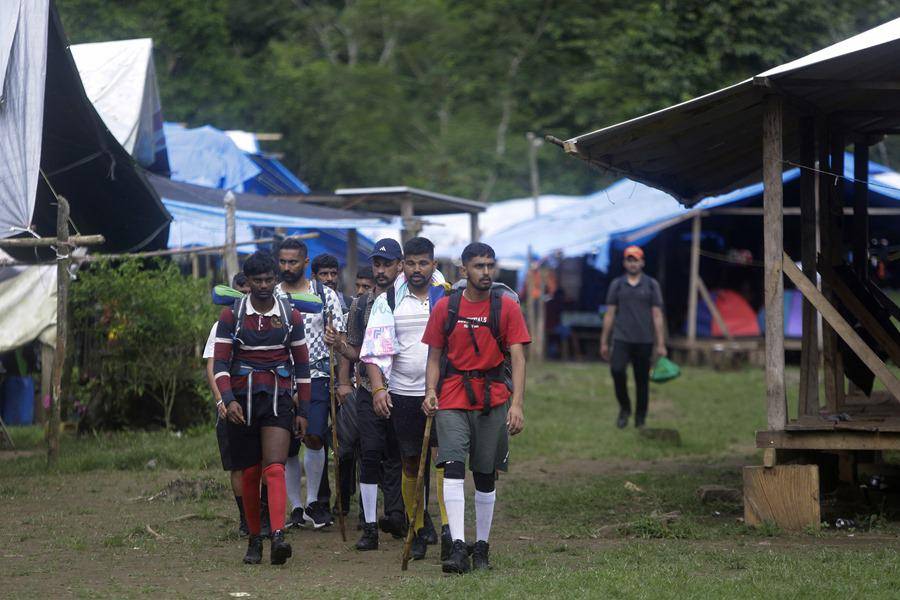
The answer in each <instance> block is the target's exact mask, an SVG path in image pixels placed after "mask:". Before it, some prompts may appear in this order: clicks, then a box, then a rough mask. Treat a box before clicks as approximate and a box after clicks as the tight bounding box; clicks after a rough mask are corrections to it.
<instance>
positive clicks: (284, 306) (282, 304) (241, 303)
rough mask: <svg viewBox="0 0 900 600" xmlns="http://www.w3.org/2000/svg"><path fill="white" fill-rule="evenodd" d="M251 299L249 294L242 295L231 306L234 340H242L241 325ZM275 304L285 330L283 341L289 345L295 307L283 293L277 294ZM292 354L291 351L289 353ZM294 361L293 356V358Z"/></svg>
mask: <svg viewBox="0 0 900 600" xmlns="http://www.w3.org/2000/svg"><path fill="white" fill-rule="evenodd" d="M249 301H250V296H249V294H248V295H246V296H242V297H240V298H237V299H236V300H235V301H234V304H233V305H232V306H231V314H233V315H234V342H235V343H237V342H239V341H241V340H240V332H241V327H242V326H243V324H244V318H245V317H246V316H247V303H248V302H249ZM275 305H276V306H277V307H278V315H279V317H280V318H281V323H282V325H281V328H282V331H284V340H283V343H284V345H285V346H287V345H288V340H289V339H290V337H291V331H292V330H293V328H294V326H293V324H292V323H291V316H292V311H293V309H294V307H293V306H292V305H291V301H290V299H289V298H288V297H287V296H284V295H282V294H275ZM288 354H289V355H290V352H289V353H288ZM291 360H292V361H293V358H292V359H291Z"/></svg>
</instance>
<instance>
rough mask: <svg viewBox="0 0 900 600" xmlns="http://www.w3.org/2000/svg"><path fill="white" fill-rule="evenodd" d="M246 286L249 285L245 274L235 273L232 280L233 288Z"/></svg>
mask: <svg viewBox="0 0 900 600" xmlns="http://www.w3.org/2000/svg"><path fill="white" fill-rule="evenodd" d="M245 285H247V276H246V275H244V274H243V273H241V272H238V273H235V274H234V277H232V278H231V287H233V288H235V289H237V288H239V287H244V286H245Z"/></svg>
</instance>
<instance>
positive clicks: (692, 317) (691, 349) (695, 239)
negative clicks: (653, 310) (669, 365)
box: [687, 212, 700, 363]
mask: <svg viewBox="0 0 900 600" xmlns="http://www.w3.org/2000/svg"><path fill="white" fill-rule="evenodd" d="M699 278H700V213H699V212H698V213H697V214H695V215H694V219H693V221H692V222H691V271H690V278H689V280H688V329H687V331H688V357H689V362H691V363H693V362H696V361H697V349H696V346H697V293H698V291H699V290H698V285H697V280H698V279H699Z"/></svg>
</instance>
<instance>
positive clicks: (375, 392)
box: [372, 386, 387, 396]
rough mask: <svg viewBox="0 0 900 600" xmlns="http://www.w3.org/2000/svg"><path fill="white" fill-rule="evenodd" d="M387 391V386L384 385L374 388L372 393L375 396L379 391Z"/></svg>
mask: <svg viewBox="0 0 900 600" xmlns="http://www.w3.org/2000/svg"><path fill="white" fill-rule="evenodd" d="M386 391H387V388H386V387H384V386H381V387H380V388H375V389H374V390H372V395H373V396H374V395H375V394H377V393H378V392H386Z"/></svg>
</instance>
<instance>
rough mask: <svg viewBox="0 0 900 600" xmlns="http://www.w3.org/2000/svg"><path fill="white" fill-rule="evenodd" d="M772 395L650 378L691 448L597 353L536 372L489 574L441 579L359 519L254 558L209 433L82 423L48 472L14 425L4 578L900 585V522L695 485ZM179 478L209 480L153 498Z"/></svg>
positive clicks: (838, 588) (707, 589)
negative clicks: (799, 511) (721, 496)
mask: <svg viewBox="0 0 900 600" xmlns="http://www.w3.org/2000/svg"><path fill="white" fill-rule="evenodd" d="M789 375H793V376H795V374H791V373H789ZM763 405H764V382H763V373H762V371H758V370H745V371H737V372H726V373H721V372H714V371H710V370H705V369H687V370H686V372H685V374H684V375H683V377H682V378H681V379H679V380H677V381H674V382H671V383H668V384H665V385H662V386H653V387H652V388H651V413H650V419H649V422H648V424H649V425H650V426H652V427H667V428H674V429H677V430H678V431H679V434H680V436H681V440H682V444H681V445H680V446H672V445H670V444H666V443H663V442H654V441H650V440H647V439H645V438H643V437H641V436H639V435H638V434H637V432H636V431H635V430H634V429H633V428H629V429H627V430H624V431H620V430H617V429H616V428H615V427H614V425H613V422H614V419H615V415H616V406H615V401H614V399H613V395H612V384H611V381H610V378H609V375H608V371H607V370H606V369H604V368H602V367H600V366H599V365H579V364H572V365H558V364H555V365H548V366H546V367H543V368H539V369H537V368H536V369H532V372H531V373H530V375H529V389H528V393H527V400H526V412H525V414H526V429H525V431H524V432H523V433H522V434H521V435H520V436H518V437H516V438H514V440H513V443H512V466H511V471H510V473H509V474H508V475H506V476H504V477H503V478H502V479H501V481H500V484H499V487H498V511H497V515H496V517H495V530H494V533H493V534H492V540H491V548H492V562H493V564H494V570H493V571H492V572H491V573H487V574H477V575H472V576H466V577H448V576H443V575H442V574H441V573H440V566H439V563H438V560H437V556H436V549H432V550H430V551H429V556H428V557H427V558H426V559H425V560H424V561H421V562H417V563H413V564H412V565H411V567H410V570H409V571H408V572H406V573H401V571H400V569H399V556H400V550H401V548H400V543H399V542H397V541H395V540H391V539H386V538H385V536H382V538H381V541H382V545H381V548H380V549H379V551H377V552H371V553H367V554H360V553H358V552H356V551H355V550H354V549H353V548H352V544H353V542H354V541H355V540H356V537H357V535H358V534H357V532H356V531H355V518H351V519H350V527H349V531H348V542H347V543H344V542H342V541H341V538H340V535H339V533H338V532H337V531H336V528H328V529H327V530H324V531H306V530H303V531H299V532H293V533H291V534H290V535H289V539H290V541H291V542H292V543H293V545H294V549H295V557H294V558H293V559H291V560H290V561H289V562H288V564H287V565H286V566H284V567H281V568H273V567H271V566H269V565H267V564H264V565H261V566H258V567H245V566H244V565H241V564H240V557H241V556H242V553H243V548H244V542H243V541H242V540H238V538H237V535H236V533H235V523H234V519H233V513H234V512H235V510H234V507H233V504H234V503H233V500H232V499H231V497H230V493H229V492H228V490H227V488H226V484H227V481H226V477H225V475H224V474H223V473H222V472H221V470H220V469H219V463H218V455H217V450H216V447H215V439H214V436H213V434H212V432H211V430H210V429H208V428H202V429H196V430H192V431H187V432H183V433H181V434H171V433H163V432H156V433H137V432H134V433H117V434H97V435H93V436H91V435H88V436H82V437H80V438H75V437H68V438H66V439H65V440H64V443H63V447H62V459H61V461H60V463H59V465H58V468H57V469H56V470H54V471H52V472H48V471H47V469H46V467H45V459H44V456H43V454H42V447H41V432H40V431H39V430H37V429H36V428H25V429H17V430H14V436H15V439H16V442H17V444H18V446H19V451H18V452H16V453H0V506H2V507H3V510H2V511H0V547H2V554H0V582H2V583H0V590H2V595H3V596H4V597H7V596H8V597H37V596H45V597H51V598H55V597H78V598H81V597H83V598H98V597H99V598H105V597H109V598H122V597H152V598H158V597H165V598H170V597H189V596H190V597H222V598H228V597H235V596H233V594H236V593H248V594H250V597H255V598H272V597H275V596H273V594H277V593H279V592H281V593H287V594H289V595H291V596H296V595H299V594H306V593H309V592H313V593H318V594H322V595H326V596H328V597H335V598H342V597H346V598H368V597H373V596H375V597H394V598H426V597H427V598H443V597H447V598H467V597H476V596H479V597H513V596H518V597H536V596H548V595H550V596H563V597H567V598H595V597H602V596H605V597H612V598H634V597H637V598H642V597H646V598H709V597H735V598H745V597H746V598H758V597H760V596H761V595H763V594H766V595H779V596H788V595H789V596H791V597H822V596H828V597H850V598H855V597H860V598H862V597H866V598H872V597H874V598H881V597H884V598H891V597H896V590H897V589H898V588H900V575H898V574H897V570H896V569H895V568H894V567H895V565H896V563H897V560H898V558H900V556H898V553H900V543H898V539H897V535H896V534H897V528H896V526H895V525H894V524H893V523H890V522H887V521H885V520H884V519H881V518H878V515H877V511H876V514H875V517H874V518H873V517H872V516H871V515H868V516H866V515H863V516H860V515H848V516H853V517H855V518H857V519H858V520H859V521H861V522H865V523H866V527H865V528H864V529H865V530H862V529H860V530H852V531H846V530H840V531H836V530H833V529H826V530H824V531H821V532H812V531H810V532H808V533H803V534H786V533H783V532H780V531H778V530H777V529H776V528H774V527H764V528H761V529H751V528H748V527H746V526H744V525H743V523H742V521H741V519H740V517H741V515H742V509H741V507H740V506H739V505H738V504H720V505H714V506H710V505H704V504H701V503H700V501H699V500H698V498H697V495H696V489H697V488H698V487H699V486H700V485H704V484H721V485H728V486H732V487H739V486H740V468H741V466H743V465H746V464H758V463H759V457H758V455H757V453H756V450H755V449H754V447H753V432H754V431H755V430H756V429H758V428H761V427H762V426H763V424H764V409H763ZM151 461H153V462H152V463H151V464H154V465H155V466H154V467H153V468H149V467H148V463H150V462H151ZM177 480H181V481H182V482H188V483H189V484H193V483H194V482H197V481H206V480H211V482H209V485H206V486H205V487H203V489H202V490H201V491H199V492H197V493H184V494H182V495H183V496H184V497H178V496H179V494H178V493H176V492H178V490H182V491H183V490H184V489H186V490H187V491H188V492H191V491H192V490H194V487H199V486H193V485H187V486H185V487H184V488H178V489H175V488H172V487H169V488H168V489H170V490H174V491H173V492H172V493H170V494H168V495H167V496H165V497H162V498H159V499H155V500H148V498H150V497H152V496H154V495H155V494H158V493H159V492H160V491H161V490H163V489H167V486H170V484H172V482H174V481H177ZM471 504H472V503H471V501H470V500H468V506H467V509H468V512H469V513H470V515H469V518H468V521H467V522H468V523H469V524H470V526H472V525H473V518H472V506H471ZM433 514H437V511H436V508H434V507H433ZM229 594H232V596H230V595H229Z"/></svg>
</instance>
